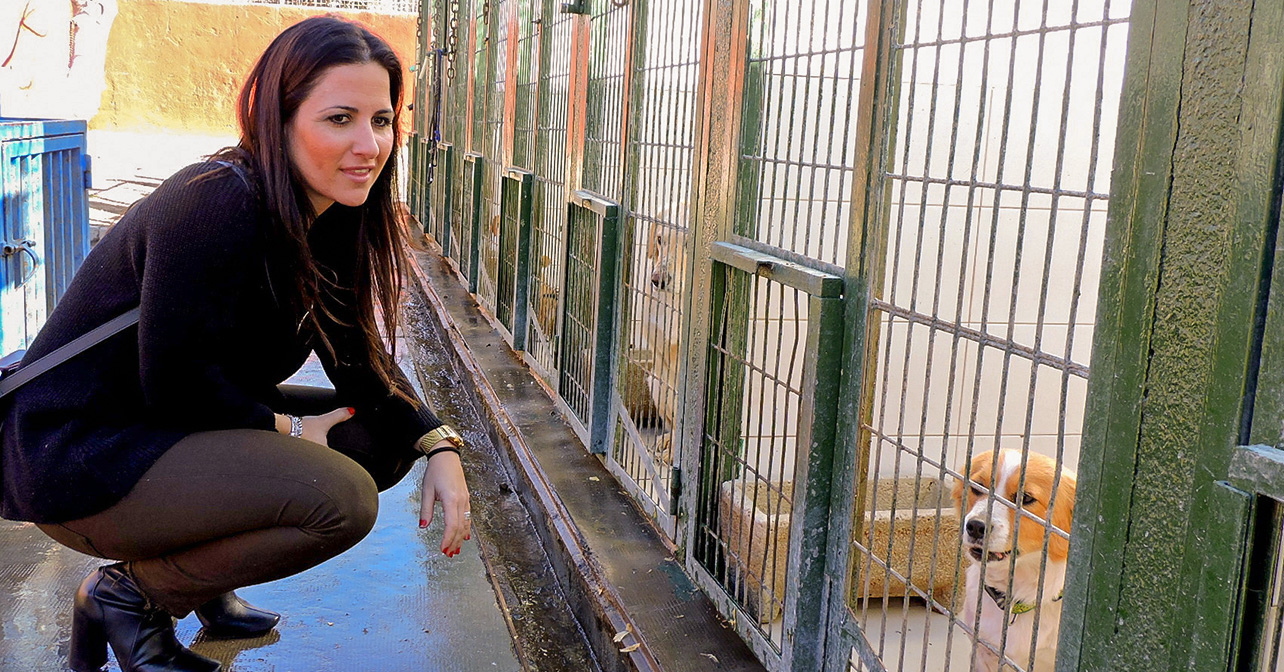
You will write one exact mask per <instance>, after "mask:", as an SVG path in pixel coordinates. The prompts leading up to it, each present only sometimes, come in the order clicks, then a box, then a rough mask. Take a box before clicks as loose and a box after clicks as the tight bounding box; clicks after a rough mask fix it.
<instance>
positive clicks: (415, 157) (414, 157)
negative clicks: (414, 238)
mask: <svg viewBox="0 0 1284 672" xmlns="http://www.w3.org/2000/svg"><path fill="white" fill-rule="evenodd" d="M406 150H407V152H406V153H407V154H408V155H409V156H407V157H406V158H407V161H406V165H408V166H410V174H409V175H407V176H406V178H407V179H406V186H407V187H408V191H409V192H410V193H409V194H407V196H408V199H407V200H408V201H409V202H408V203H407V205H409V206H410V214H411V215H412V216H413V217H415V218H416V219H418V220H419V222H420V225H421V226H423V223H424V220H423V218H422V217H421V216H420V195H419V191H420V183H419V181H420V180H421V179H423V174H422V173H420V172H419V134H418V133H411V134H410V138H409V139H408V141H407V142H406ZM423 232H424V233H427V232H428V230H427V227H424V231H423Z"/></svg>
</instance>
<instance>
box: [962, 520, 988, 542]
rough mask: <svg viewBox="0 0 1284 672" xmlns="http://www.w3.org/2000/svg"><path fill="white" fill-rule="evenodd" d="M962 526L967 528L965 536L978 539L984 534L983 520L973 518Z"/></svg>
mask: <svg viewBox="0 0 1284 672" xmlns="http://www.w3.org/2000/svg"><path fill="white" fill-rule="evenodd" d="M963 527H964V529H966V530H967V536H969V537H971V538H973V539H980V538H981V537H984V536H985V522H984V521H981V520H977V519H975V518H973V519H972V520H969V521H967V524H966V525H964V526H963Z"/></svg>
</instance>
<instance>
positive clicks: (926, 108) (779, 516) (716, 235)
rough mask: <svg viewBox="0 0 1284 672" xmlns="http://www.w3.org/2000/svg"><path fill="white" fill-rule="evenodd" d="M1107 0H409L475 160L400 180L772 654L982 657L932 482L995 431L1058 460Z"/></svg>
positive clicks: (638, 495) (1069, 437) (1094, 240)
mask: <svg viewBox="0 0 1284 672" xmlns="http://www.w3.org/2000/svg"><path fill="white" fill-rule="evenodd" d="M1129 10H1130V4H1129V3H1128V2H1123V1H1120V0H1079V1H1078V2H1075V3H1070V4H1065V3H1051V4H1049V3H1034V2H1028V1H1024V0H998V1H992V2H991V1H987V2H980V1H978V0H972V1H965V2H961V3H956V2H946V1H945V0H899V1H893V0H887V1H882V0H828V1H826V2H821V3H802V2H783V1H781V2H769V1H767V0H752V1H748V2H704V1H703V0H646V1H644V0H631V1H628V2H618V1H617V2H612V1H611V0H583V1H581V2H574V3H565V5H561V4H555V3H553V2H541V3H531V2H522V1H521V0H504V1H503V2H495V1H493V0H492V1H491V2H486V1H485V0H472V1H470V0H461V2H459V3H457V4H455V3H440V4H439V5H438V6H437V7H436V9H435V11H436V12H437V14H436V17H435V20H436V21H437V24H436V25H438V26H450V25H458V26H460V28H459V31H460V33H461V35H463V38H462V39H461V41H460V46H459V53H460V54H463V55H464V56H461V57H460V58H459V59H457V60H456V62H455V63H454V64H453V66H450V65H443V66H442V67H453V68H455V72H454V78H453V79H448V80H447V81H446V82H444V84H443V90H444V91H445V94H444V96H445V100H444V103H443V106H442V109H443V110H446V112H445V113H444V114H443V121H442V128H443V134H442V137H443V141H444V142H447V143H456V146H464V147H469V148H471V149H472V150H473V153H471V154H465V155H463V158H462V160H461V161H458V162H457V164H458V165H456V166H448V167H447V169H446V170H447V171H448V175H447V176H445V178H444V180H443V177H442V176H441V174H440V171H441V164H440V163H439V165H438V171H439V173H438V178H437V179H439V180H443V181H444V183H445V184H447V185H450V186H449V187H448V188H449V189H456V188H457V189H458V191H457V192H456V191H451V192H450V195H449V197H442V198H437V199H434V200H431V201H428V200H425V201H424V202H426V203H429V204H430V207H433V208H437V209H441V210H444V209H446V208H447V207H450V208H453V211H452V212H451V218H450V221H451V222H452V223H455V222H457V223H458V224H459V230H460V231H461V234H462V235H461V241H460V244H459V246H458V249H459V251H458V254H459V256H458V258H457V261H458V264H459V268H460V270H461V272H462V273H463V275H464V276H465V277H466V278H467V279H468V280H469V281H470V282H471V283H473V284H471V286H470V289H472V290H473V291H474V292H475V293H476V294H477V295H478V297H479V301H480V302H481V303H482V305H483V306H485V307H486V309H487V310H488V311H489V312H490V314H491V315H492V317H494V318H495V320H496V323H497V326H500V327H501V329H502V330H503V331H504V332H505V334H506V336H507V337H508V338H509V339H510V342H513V343H514V345H515V347H517V348H518V349H520V350H522V351H523V352H522V354H523V357H524V358H525V359H526V361H527V362H528V363H530V365H531V368H532V370H533V371H535V372H536V374H537V375H539V377H540V378H541V379H543V380H544V382H545V384H546V385H547V386H548V388H549V389H550V391H551V392H552V393H553V394H554V395H555V397H556V401H557V403H558V405H559V406H560V407H561V408H562V409H563V412H564V415H565V416H566V417H567V418H568V420H569V421H570V422H571V424H572V425H573V426H574V427H575V428H576V429H577V430H578V431H579V432H580V434H581V438H583V439H584V443H585V445H586V446H589V447H590V449H591V450H593V451H595V452H598V453H599V454H602V456H603V459H604V460H605V462H606V464H607V465H608V467H609V468H610V470H611V471H612V473H613V474H615V475H616V477H617V478H618V479H619V481H620V484H621V486H622V487H623V488H624V489H625V490H627V491H628V492H630V493H631V494H632V495H633V496H634V498H635V499H636V500H637V501H638V503H639V505H640V506H641V507H642V508H643V509H644V510H646V511H647V512H648V513H649V514H650V515H652V517H654V518H655V519H656V521H657V523H658V524H659V527H660V528H661V529H663V530H664V531H665V532H666V534H668V535H670V536H671V538H672V539H673V540H674V541H675V543H677V544H678V545H679V548H682V549H685V557H684V558H683V561H684V563H685V566H686V568H687V570H688V571H689V572H690V573H691V574H692V575H693V576H694V577H695V578H696V581H697V583H698V584H699V585H700V586H701V587H702V588H703V589H704V590H705V591H706V592H707V593H709V594H710V596H711V597H712V598H713V599H714V601H715V602H716V603H717V604H718V605H719V607H720V609H721V610H722V611H723V613H724V615H725V616H726V617H727V619H728V621H729V622H730V623H732V624H733V625H734V627H735V628H736V629H737V631H738V632H739V633H740V634H741V635H742V636H743V637H744V638H745V639H746V641H748V642H749V643H750V645H751V647H752V648H753V649H754V651H755V652H756V653H757V655H758V656H759V657H760V659H761V660H762V661H763V662H764V664H766V665H767V667H768V668H769V669H820V668H821V667H822V666H823V667H824V668H825V669H835V670H837V669H851V670H865V669H871V670H877V669H889V670H937V669H941V670H944V669H968V668H969V666H970V662H969V660H970V658H971V656H972V655H973V653H974V652H976V651H978V650H981V649H986V648H995V649H1001V648H1002V647H1003V642H1002V641H999V642H997V643H995V642H986V641H982V642H979V643H978V640H977V638H976V636H975V633H976V624H975V623H968V622H965V620H964V619H963V618H962V617H961V616H960V613H961V612H960V610H959V609H958V599H959V595H960V588H959V586H960V584H961V577H962V574H963V572H964V571H965V567H966V562H967V559H966V558H965V557H963V556H961V555H960V554H959V552H958V549H959V535H960V531H959V520H958V515H957V513H956V512H955V510H954V505H953V503H952V501H951V498H950V492H951V491H952V489H953V488H954V487H956V485H958V484H959V483H960V482H962V481H963V479H964V473H963V471H962V469H961V466H962V464H964V463H965V462H966V461H967V460H968V459H970V458H971V457H972V456H974V455H977V454H981V453H982V452H984V451H986V450H989V449H991V448H999V447H1010V448H1014V449H1016V450H1018V451H1022V452H1038V453H1042V454H1045V455H1049V456H1051V457H1053V458H1054V459H1056V460H1057V461H1058V463H1059V464H1060V465H1061V466H1062V467H1064V468H1065V469H1070V470H1072V469H1073V468H1074V466H1075V464H1076V462H1077V453H1078V445H1079V426H1080V425H1081V423H1082V417H1083V410H1082V409H1083V403H1084V396H1085V388H1086V384H1085V381H1086V377H1087V374H1088V369H1087V366H1086V363H1087V361H1088V349H1089V346H1090V345H1091V342H1092V339H1091V334H1092V330H1093V323H1092V322H1093V318H1094V310H1093V306H1094V303H1095V300H1096V297H1095V288H1096V282H1097V274H1098V273H1099V265H1100V257H1101V245H1102V236H1103V229H1104V215H1105V207H1106V204H1107V203H1108V197H1107V194H1108V193H1109V177H1110V174H1109V161H1110V159H1111V155H1112V148H1113V142H1114V138H1113V132H1114V127H1115V117H1116V115H1117V108H1118V98H1119V91H1120V87H1121V80H1122V63H1123V60H1124V59H1123V58H1122V55H1123V53H1124V51H1125V49H1126V46H1127V45H1126V38H1127V32H1128V31H1127V27H1128V14H1129ZM452 13H453V14H452ZM443 34H445V33H443ZM445 39H449V38H448V37H447V38H445ZM446 129H450V130H449V131H447V130H446ZM446 163H447V164H449V163H450V162H446ZM527 168H529V170H530V172H531V176H530V178H529V183H530V187H529V191H527V190H526V189H524V188H523V189H518V188H514V187H512V186H506V185H507V183H509V182H512V181H513V180H511V179H509V178H508V177H506V176H508V175H510V172H509V171H511V170H514V169H527ZM455 185H458V186H457V187H456V186H455ZM514 192H515V193H520V194H523V195H522V196H520V197H519V199H524V198H527V194H529V203H530V206H529V210H527V211H526V212H525V213H522V212H521V211H520V208H517V209H515V208H514V206H513V205H512V200H510V197H509V196H508V195H507V194H509V193H514ZM456 196H457V197H456ZM447 204H449V206H448V205H447ZM523 227H526V228H523ZM468 231H471V234H468V233H465V232H468ZM521 231H527V232H528V233H529V236H530V239H529V240H530V242H529V245H528V246H525V247H528V248H529V254H530V258H529V263H528V264H527V265H526V266H525V268H524V269H521V270H519V268H518V264H517V263H516V259H515V256H514V255H515V253H516V251H517V250H519V249H523V247H524V246H523V245H521V244H520V243H514V242H512V241H515V240H517V239H518V238H519V237H520V236H521V235H526V234H522V233H519V232H521ZM509 259H512V261H506V260H509ZM506 264H508V265H506ZM612 267H615V268H618V273H613V272H609V271H610V269H611V268H612ZM604 270H605V271H608V272H604ZM840 279H841V280H840ZM836 283H837V284H836ZM836 287H837V288H838V289H835V288H836ZM520 294H524V295H525V297H526V299H525V301H524V303H525V304H526V305H525V306H524V313H522V315H520V316H519V312H521V311H518V310H517V309H516V308H517V306H515V305H511V304H510V302H517V301H518V299H517V297H518V296H519V295H520ZM817 302H820V303H822V304H824V305H825V306H826V307H824V308H823V309H822V308H821V307H819V306H817ZM827 302H828V303H827ZM835 315H841V316H845V317H842V318H836V317H834V316H835ZM839 319H841V320H845V322H841V324H842V325H843V326H842V328H839V329H834V328H833V327H832V324H833V323H834V321H835V320H839ZM519 334H520V335H521V336H520V337H519ZM821 335H824V336H823V338H822V337H821ZM523 340H524V342H522V341H523ZM835 349H836V350H835ZM822 351H823V352H824V353H825V354H824V355H823V356H822V355H821V354H819V353H821V352H822ZM839 374H842V376H843V377H842V378H838V377H836V376H838V375H839ZM826 386H828V387H826ZM831 388H832V389H831ZM839 388H841V391H840V390H839ZM818 389H824V390H826V392H825V393H824V394H823V395H818V394H817V390H818ZM830 403H836V404H838V405H837V406H836V407H835V408H836V409H837V410H834V411H830V410H826V409H827V408H828V407H827V406H826V404H830ZM816 437H832V439H831V440H819V441H818V440H816ZM991 497H992V502H993V504H992V506H993V507H994V510H995V511H999V512H1003V511H1007V510H1012V509H1020V508H1021V505H1020V504H1019V503H1017V502H1012V501H1008V500H1006V499H1004V498H1002V497H999V496H993V495H991ZM831 499H832V501H834V502H841V503H842V504H841V505H836V506H832V507H831V506H829V505H828V504H824V505H822V504H821V502H828V501H830V500H831ZM822 511H823V513H822ZM684 512H685V513H686V514H689V515H686V516H683V515H681V514H683V513H684ZM795 514H796V515H795ZM1019 517H1020V518H1021V519H1022V520H1026V521H1029V523H1030V524H1031V525H1041V524H1043V522H1044V521H1042V520H1039V519H1037V517H1035V516H1033V514H1031V513H1030V512H1019ZM1049 529H1050V531H1049V532H1048V533H1047V535H1046V536H1047V539H1045V544H1046V543H1048V541H1049V540H1050V539H1051V538H1052V537H1053V536H1056V537H1058V538H1061V537H1064V535H1065V533H1066V532H1067V531H1066V530H1061V529H1054V528H1049ZM818 558H819V559H818ZM824 586H830V587H831V588H830V589H829V597H828V599H827V600H826V598H824V595H826V589H824V588H823V587H824ZM1033 618H1038V615H1037V614H1036V615H1035V616H1034V617H1033ZM821 623H824V624H826V625H825V627H826V628H827V631H825V632H824V633H820V632H818V631H819V630H820V628H821V625H820V624H821ZM822 634H823V637H822ZM812 637H814V638H815V639H810V638H812ZM820 639H823V640H824V641H825V643H826V646H825V647H823V648H822V647H820V646H819V640H820ZM1000 640H1002V637H1000ZM997 653H1000V654H1002V653H1003V652H1002V651H998V652H997ZM1007 662H1008V663H1009V664H1010V665H1013V666H1015V669H1026V668H1028V667H1029V665H1030V661H1028V660H1024V661H1022V660H1008V661H1007Z"/></svg>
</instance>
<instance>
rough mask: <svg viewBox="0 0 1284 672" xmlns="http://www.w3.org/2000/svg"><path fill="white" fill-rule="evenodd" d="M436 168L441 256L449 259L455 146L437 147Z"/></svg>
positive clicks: (452, 218)
mask: <svg viewBox="0 0 1284 672" xmlns="http://www.w3.org/2000/svg"><path fill="white" fill-rule="evenodd" d="M436 151H437V153H438V157H439V158H438V166H437V178H436V179H439V180H441V212H440V213H438V214H437V216H438V217H441V229H442V234H441V254H442V256H445V257H450V255H451V253H452V248H453V247H454V244H453V241H452V240H451V239H450V235H451V225H452V224H453V223H454V217H453V214H454V213H453V212H452V208H453V207H454V202H453V200H454V199H453V197H452V194H451V191H452V190H453V189H454V186H455V185H454V180H455V146H454V145H452V144H450V143H449V142H442V143H439V144H438V145H437V150H436Z"/></svg>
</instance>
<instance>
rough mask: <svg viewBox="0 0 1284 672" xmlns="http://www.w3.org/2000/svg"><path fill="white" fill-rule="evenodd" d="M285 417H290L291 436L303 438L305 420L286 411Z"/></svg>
mask: <svg viewBox="0 0 1284 672" xmlns="http://www.w3.org/2000/svg"><path fill="white" fill-rule="evenodd" d="M285 417H287V418H289V419H290V436H293V437H294V438H296V439H298V438H302V437H303V421H302V420H300V419H299V416H297V415H290V414H288V413H286V414H285Z"/></svg>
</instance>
